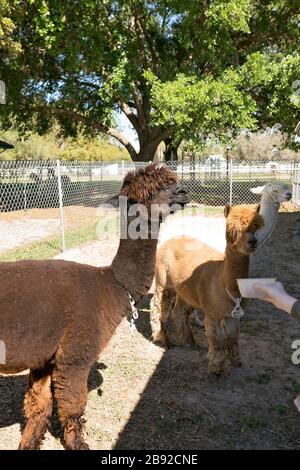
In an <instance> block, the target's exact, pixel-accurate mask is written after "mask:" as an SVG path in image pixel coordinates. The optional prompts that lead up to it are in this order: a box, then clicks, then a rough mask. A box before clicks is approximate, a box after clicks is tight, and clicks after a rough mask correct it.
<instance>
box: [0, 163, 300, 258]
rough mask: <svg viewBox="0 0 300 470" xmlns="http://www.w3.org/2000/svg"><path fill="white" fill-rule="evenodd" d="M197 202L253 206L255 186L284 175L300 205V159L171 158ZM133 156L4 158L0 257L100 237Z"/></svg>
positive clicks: (48, 251)
mask: <svg viewBox="0 0 300 470" xmlns="http://www.w3.org/2000/svg"><path fill="white" fill-rule="evenodd" d="M167 164H168V165H169V166H170V167H171V168H172V169H173V170H174V171H176V172H177V175H178V178H179V179H180V180H181V181H182V182H183V183H184V184H185V185H186V186H187V188H188V189H189V192H190V196H191V200H192V203H194V204H196V205H199V204H201V205H203V207H206V208H210V210H211V211H216V210H220V211H221V210H222V208H223V206H224V205H225V204H226V203H231V204H251V203H256V202H258V201H259V196H257V195H254V194H252V193H251V192H250V188H253V187H256V186H262V185H264V184H266V183H267V182H270V181H285V182H287V183H289V184H291V186H292V188H293V202H294V204H295V208H300V163H299V162H279V161H273V162H270V161H266V162H257V161H235V160H230V159H228V160H226V159H219V160H218V159H215V160H211V159H207V160H206V161H202V160H201V161H197V162H195V161H190V162H185V163H182V162H168V163H167ZM145 165H147V163H144V162H140V163H134V162H132V161H115V162H91V163H90V162H69V161H60V162H58V161H28V160H26V161H0V260H1V259H2V260H7V259H9V260H15V259H21V258H24V257H26V258H43V257H44V258H45V257H51V256H54V255H55V254H58V253H59V252H60V251H64V250H65V249H68V248H70V247H73V246H79V245H80V244H82V243H85V242H86V241H88V240H91V239H93V237H94V238H95V239H96V238H97V235H96V228H95V227H96V221H97V215H96V208H97V207H98V206H99V205H100V204H101V202H102V201H103V200H104V199H105V198H106V197H107V196H110V195H113V194H115V193H117V192H118V191H119V189H120V187H121V183H122V180H123V177H124V176H125V174H126V173H127V172H128V171H129V170H133V169H137V168H142V167H144V166H145Z"/></svg>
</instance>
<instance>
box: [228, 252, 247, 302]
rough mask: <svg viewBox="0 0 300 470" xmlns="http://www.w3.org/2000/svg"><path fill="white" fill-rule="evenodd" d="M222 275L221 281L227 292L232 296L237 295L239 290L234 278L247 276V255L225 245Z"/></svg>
mask: <svg viewBox="0 0 300 470" xmlns="http://www.w3.org/2000/svg"><path fill="white" fill-rule="evenodd" d="M222 275H223V282H224V283H225V286H226V287H227V289H228V290H229V292H230V293H231V294H232V295H233V296H235V297H239V296H240V292H239V288H238V285H237V282H236V280H237V279H243V278H247V277H248V276H249V256H248V255H244V254H242V253H239V252H238V251H236V250H235V249H233V248H231V247H228V246H226V250H225V259H224V267H223V273H222Z"/></svg>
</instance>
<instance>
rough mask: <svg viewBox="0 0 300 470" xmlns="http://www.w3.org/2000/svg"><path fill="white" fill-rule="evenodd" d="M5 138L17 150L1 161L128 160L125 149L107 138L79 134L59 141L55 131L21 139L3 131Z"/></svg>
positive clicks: (0, 133) (1, 134)
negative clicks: (58, 159)
mask: <svg viewBox="0 0 300 470" xmlns="http://www.w3.org/2000/svg"><path fill="white" fill-rule="evenodd" d="M0 136H1V138H2V139H4V140H6V141H8V142H11V143H13V145H14V146H15V148H14V149H12V150H9V151H6V152H4V153H2V154H0V160H3V159H9V160H54V159H57V158H60V159H63V160H89V161H90V160H91V161H95V160H128V159H129V158H130V157H129V155H128V153H127V152H126V151H125V149H124V148H122V147H120V146H119V145H114V144H112V143H110V142H109V141H108V139H104V138H102V139H99V138H92V139H91V138H87V137H85V136H83V135H79V136H78V137H77V138H76V139H73V138H65V139H62V138H59V139H58V138H57V137H56V134H55V133H54V132H52V133H48V134H45V135H43V136H39V135H38V134H34V133H32V134H29V135H28V136H27V137H26V139H25V138H20V136H19V135H18V133H17V132H16V131H6V132H0Z"/></svg>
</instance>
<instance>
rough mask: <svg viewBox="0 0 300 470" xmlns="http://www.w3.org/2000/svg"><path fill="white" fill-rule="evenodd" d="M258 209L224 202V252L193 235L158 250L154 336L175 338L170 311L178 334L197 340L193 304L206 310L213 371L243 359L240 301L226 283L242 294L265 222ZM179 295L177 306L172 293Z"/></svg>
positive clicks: (183, 338) (181, 339)
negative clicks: (242, 281) (236, 309)
mask: <svg viewBox="0 0 300 470" xmlns="http://www.w3.org/2000/svg"><path fill="white" fill-rule="evenodd" d="M258 211H259V206H258V207H257V208H254V209H253V208H252V207H249V206H233V207H231V206H226V207H225V210H224V214H225V217H226V250H225V256H224V255H222V254H221V253H220V252H218V251H216V250H214V249H213V248H211V247H209V246H207V245H205V244H204V243H202V242H200V241H199V240H197V239H194V238H191V237H188V236H181V237H175V238H172V239H170V240H168V241H167V242H165V243H164V244H162V245H161V247H159V249H158V252H157V258H156V269H155V284H156V285H155V293H154V296H153V299H152V303H151V326H152V332H153V339H154V340H155V341H158V342H161V343H163V344H166V345H167V344H168V343H172V341H170V338H169V337H168V334H167V331H168V328H167V324H168V320H169V316H170V314H171V317H172V320H173V322H174V326H175V331H176V336H177V340H178V341H179V342H180V343H183V344H186V343H187V344H193V335H192V331H191V328H190V322H189V321H188V316H189V315H190V313H191V310H192V309H194V308H196V309H200V310H202V312H203V313H204V325H205V329H206V335H207V339H208V345H209V351H208V360H209V361H208V368H209V372H210V373H215V374H220V373H222V372H223V371H224V370H225V367H226V362H227V359H229V361H230V362H231V364H232V365H233V366H237V365H239V364H240V356H239V347H238V335H239V320H236V319H234V318H232V317H231V312H232V310H233V308H234V307H235V304H234V302H233V301H232V300H231V299H230V297H229V295H228V293H227V292H226V287H227V289H228V290H229V292H230V293H231V294H232V295H233V296H234V297H240V293H239V290H238V286H237V282H236V279H238V278H247V277H248V272H249V256H250V254H251V253H253V252H254V251H255V249H256V246H257V244H256V238H255V232H256V231H257V230H258V229H259V228H261V227H262V226H263V219H262V217H261V216H260V215H259V214H258ZM225 286H226V287H225ZM174 298H175V305H174V306H173V305H172V304H170V301H169V299H174ZM242 305H244V301H243V303H242Z"/></svg>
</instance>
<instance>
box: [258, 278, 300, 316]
mask: <svg viewBox="0 0 300 470" xmlns="http://www.w3.org/2000/svg"><path fill="white" fill-rule="evenodd" d="M253 287H254V288H255V289H256V290H257V291H258V292H260V293H261V294H262V295H261V296H260V298H261V299H262V300H266V301H267V302H271V303H272V304H274V305H275V307H277V308H279V309H280V310H284V311H285V312H287V313H291V310H292V307H293V305H294V303H295V302H296V301H297V299H295V298H294V297H291V296H290V295H289V294H287V292H286V291H285V289H284V287H283V285H282V283H281V282H278V281H277V282H274V284H271V285H262V284H253Z"/></svg>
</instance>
